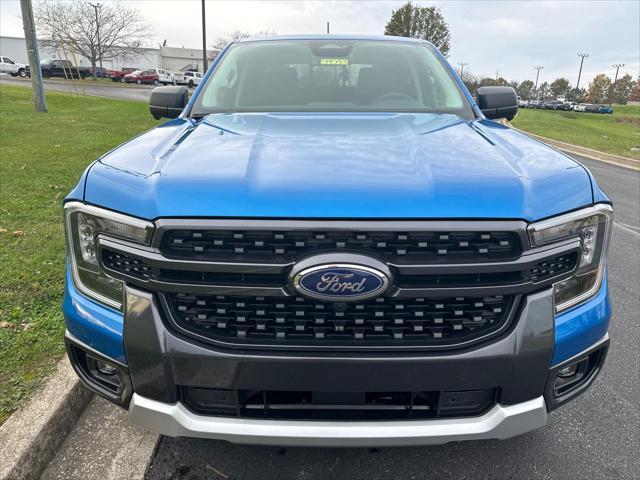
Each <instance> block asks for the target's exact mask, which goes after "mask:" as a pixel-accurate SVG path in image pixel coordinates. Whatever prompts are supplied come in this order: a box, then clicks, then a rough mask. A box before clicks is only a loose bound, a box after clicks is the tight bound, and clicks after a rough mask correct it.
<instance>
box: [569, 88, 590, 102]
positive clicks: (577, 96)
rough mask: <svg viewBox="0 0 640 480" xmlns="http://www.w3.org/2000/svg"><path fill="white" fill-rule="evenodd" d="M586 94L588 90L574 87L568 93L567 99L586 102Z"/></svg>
mask: <svg viewBox="0 0 640 480" xmlns="http://www.w3.org/2000/svg"><path fill="white" fill-rule="evenodd" d="M586 96H587V91H586V90H585V89H584V88H578V89H575V88H572V89H571V90H569V93H567V100H569V101H571V102H576V103H582V102H584V100H585V98H586Z"/></svg>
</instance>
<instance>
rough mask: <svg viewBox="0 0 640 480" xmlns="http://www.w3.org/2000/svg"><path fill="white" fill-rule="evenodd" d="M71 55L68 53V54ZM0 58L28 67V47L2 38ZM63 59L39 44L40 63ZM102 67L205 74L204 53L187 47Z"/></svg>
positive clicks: (109, 61)
mask: <svg viewBox="0 0 640 480" xmlns="http://www.w3.org/2000/svg"><path fill="white" fill-rule="evenodd" d="M67 54H68V53H67ZM0 55H2V56H6V57H9V58H11V59H13V60H14V61H16V62H19V63H24V64H28V63H29V59H28V57H27V45H26V42H25V39H24V38H20V37H4V36H0ZM207 56H208V57H209V59H213V58H215V56H216V52H214V51H213V50H209V51H207ZM45 58H64V57H63V56H62V52H56V51H55V49H51V48H48V47H45V46H42V43H40V59H41V60H44V59H45ZM76 58H77V60H78V64H79V65H80V66H84V67H89V66H91V62H89V60H88V59H86V58H85V57H83V56H81V55H78V56H77V57H76ZM102 66H103V67H104V68H106V69H110V70H120V69H121V68H123V67H136V68H142V69H144V68H164V69H166V70H169V71H171V72H180V71H184V70H187V69H194V70H197V71H200V72H201V71H202V50H199V49H195V48H184V47H166V46H161V47H158V48H144V49H142V50H141V51H140V53H139V54H137V55H128V56H124V57H120V56H118V57H110V58H106V57H105V58H103V59H102Z"/></svg>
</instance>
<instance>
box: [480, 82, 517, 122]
mask: <svg viewBox="0 0 640 480" xmlns="http://www.w3.org/2000/svg"><path fill="white" fill-rule="evenodd" d="M478 106H479V107H480V110H482V113H483V114H484V116H485V117H487V118H506V119H507V120H513V118H514V117H515V116H516V113H517V112H518V96H517V95H516V91H515V90H514V89H513V88H511V87H480V88H478Z"/></svg>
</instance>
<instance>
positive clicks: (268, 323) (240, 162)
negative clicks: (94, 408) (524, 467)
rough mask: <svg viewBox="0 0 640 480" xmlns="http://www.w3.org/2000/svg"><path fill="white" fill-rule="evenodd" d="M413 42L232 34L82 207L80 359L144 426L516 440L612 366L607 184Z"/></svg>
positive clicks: (238, 436)
mask: <svg viewBox="0 0 640 480" xmlns="http://www.w3.org/2000/svg"><path fill="white" fill-rule="evenodd" d="M474 93H475V94H476V97H475V100H474V97H472V96H471V94H470V92H468V91H467V90H466V89H465V87H464V85H463V83H462V82H461V80H460V78H459V77H458V76H457V75H456V73H455V71H454V70H453V69H452V68H451V66H450V65H449V64H448V63H447V61H446V60H445V58H444V57H443V56H442V55H441V54H440V53H439V52H438V50H437V49H436V48H434V47H433V46H432V45H431V44H429V43H428V42H425V41H421V40H414V39H407V38H395V37H365V36H357V37H350V36H330V35H327V36H325V35H322V36H286V37H278V36H273V37H266V38H255V39H248V40H242V41H239V42H235V43H233V44H231V45H230V46H228V47H227V48H226V49H225V50H224V51H223V52H222V53H221V54H220V55H219V56H218V58H217V59H216V61H215V62H214V64H213V65H212V66H211V68H210V69H209V71H208V72H207V74H206V76H205V77H204V78H203V80H202V82H201V84H200V85H199V86H198V88H197V89H196V91H195V92H194V93H193V95H192V97H191V98H188V94H187V90H186V88H185V87H181V86H177V87H176V86H174V87H159V88H156V89H155V90H154V91H153V93H152V94H151V99H150V105H149V108H150V112H151V114H152V115H154V116H155V117H158V118H161V117H165V118H169V119H170V120H169V121H167V122H166V123H164V124H162V125H160V126H158V127H157V128H154V129H152V130H150V131H148V132H146V133H144V134H142V135H139V136H138V137H136V138H133V139H132V140H130V141H128V142H127V143H125V144H123V145H121V146H119V147H117V148H115V149H113V150H112V151H110V152H108V153H107V154H105V155H104V156H102V157H101V158H99V159H98V160H97V161H95V162H94V163H93V164H91V165H90V166H89V167H88V168H87V170H86V171H85V172H84V174H83V175H82V177H81V179H80V182H79V183H78V185H77V187H76V188H75V189H74V190H73V191H72V192H71V193H70V194H69V196H68V197H67V198H66V200H65V203H64V217H65V228H66V238H67V252H68V257H67V279H66V289H65V299H64V315H65V319H66V326H67V330H66V343H67V349H68V353H69V358H70V359H71V362H72V364H73V365H74V368H75V370H76V372H77V373H78V375H79V376H80V378H81V379H82V380H83V381H84V383H86V385H87V386H88V387H89V388H90V389H92V390H93V391H95V392H96V393H98V394H99V395H102V396H104V397H106V398H107V399H109V400H111V401H112V402H115V403H116V404H118V405H121V406H122V407H124V408H126V409H128V411H129V416H130V419H131V421H132V422H134V423H137V424H140V425H143V426H145V427H147V428H150V429H153V430H155V431H158V432H161V433H163V434H165V435H171V436H192V437H203V438H212V439H222V440H227V441H231V442H235V443H248V444H271V445H308V446H376V445H388V446H391V445H423V444H442V443H447V442H451V441H459V440H471V439H494V438H497V439H504V438H508V437H512V436H515V435H519V434H522V433H525V432H528V431H530V430H533V429H536V428H538V427H541V426H543V425H544V424H545V422H546V420H547V415H548V413H549V412H551V411H552V410H554V409H556V408H557V407H559V406H560V405H562V404H564V403H565V402H568V401H570V400H572V399H573V398H575V397H576V396H577V395H579V394H581V393H582V392H584V391H585V390H586V389H587V388H588V387H589V386H590V385H591V384H592V383H593V381H594V379H595V378H596V376H597V375H598V373H599V371H600V370H601V368H602V365H603V363H604V361H605V357H606V354H607V349H608V346H609V337H608V324H609V319H610V317H611V304H610V300H609V295H608V293H607V264H606V254H607V246H608V243H609V237H610V234H611V228H612V221H613V219H612V215H613V213H612V212H613V211H612V206H611V202H610V200H609V199H608V198H607V196H606V195H605V194H604V193H603V192H602V190H601V189H600V188H599V187H598V185H597V183H596V181H595V180H594V178H593V176H592V175H591V173H590V172H589V171H588V170H587V169H586V168H585V167H584V166H582V165H581V164H579V163H577V162H576V161H575V160H573V159H572V158H570V157H568V156H566V155H564V154H562V153H560V152H558V151H557V150H554V149H552V148H550V147H548V146H547V145H544V144H543V143H540V142H538V141H536V140H533V139H531V138H529V137H527V136H525V135H523V134H521V133H519V132H517V131H514V130H511V129H509V128H507V127H505V126H503V125H501V124H499V123H496V122H494V121H492V119H497V118H502V117H506V118H512V117H513V116H514V115H515V114H516V111H517V99H516V94H515V92H514V91H513V89H511V88H509V87H484V88H480V89H479V90H478V92H474Z"/></svg>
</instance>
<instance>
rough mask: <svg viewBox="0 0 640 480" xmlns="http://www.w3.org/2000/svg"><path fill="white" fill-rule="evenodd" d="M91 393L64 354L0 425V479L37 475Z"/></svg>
mask: <svg viewBox="0 0 640 480" xmlns="http://www.w3.org/2000/svg"><path fill="white" fill-rule="evenodd" d="M92 397H93V393H91V392H90V391H89V390H88V389H87V388H85V387H84V386H83V385H82V384H81V383H80V380H79V379H78V376H77V375H76V373H75V372H74V370H73V368H72V367H71V364H70V363H69V360H68V358H67V357H66V356H65V357H64V358H63V359H62V360H61V361H60V362H59V363H58V366H57V371H56V373H55V374H54V376H53V377H52V378H51V379H49V381H47V383H46V384H45V385H44V387H43V388H42V389H41V390H40V391H38V392H35V394H34V395H32V397H31V399H30V400H29V401H28V402H27V403H26V405H24V407H22V408H21V409H20V410H18V411H16V412H14V413H13V414H12V415H11V416H10V417H9V418H8V419H7V421H6V422H5V423H4V424H3V425H2V426H0V452H2V461H1V462H0V479H1V480H23V479H25V480H27V479H28V480H30V479H34V480H35V479H37V478H39V477H40V475H41V474H42V472H43V470H44V469H45V467H46V466H47V465H48V464H49V462H50V461H51V459H52V458H53V457H54V455H55V454H56V451H57V450H58V448H59V447H60V445H61V444H62V442H63V441H64V439H65V437H66V436H67V434H68V433H69V432H70V431H71V429H72V428H73V426H74V424H75V423H76V421H77V419H78V417H79V416H80V415H81V414H82V412H83V411H84V409H85V407H86V406H87V404H88V403H89V400H91V398H92Z"/></svg>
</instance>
